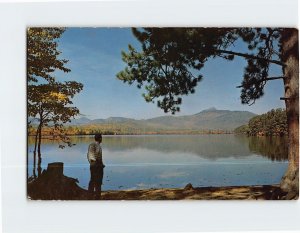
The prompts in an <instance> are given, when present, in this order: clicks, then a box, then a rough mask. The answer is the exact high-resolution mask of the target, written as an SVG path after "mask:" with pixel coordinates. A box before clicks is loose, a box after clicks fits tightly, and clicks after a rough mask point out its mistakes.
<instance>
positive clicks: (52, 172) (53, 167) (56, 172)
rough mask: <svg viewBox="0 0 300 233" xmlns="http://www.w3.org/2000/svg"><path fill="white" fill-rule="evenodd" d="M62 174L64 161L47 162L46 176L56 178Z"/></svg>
mask: <svg viewBox="0 0 300 233" xmlns="http://www.w3.org/2000/svg"><path fill="white" fill-rule="evenodd" d="M63 175H64V163H61V162H55V163H48V167H47V176H50V177H51V178H55V177H56V178H57V177H61V176H63Z"/></svg>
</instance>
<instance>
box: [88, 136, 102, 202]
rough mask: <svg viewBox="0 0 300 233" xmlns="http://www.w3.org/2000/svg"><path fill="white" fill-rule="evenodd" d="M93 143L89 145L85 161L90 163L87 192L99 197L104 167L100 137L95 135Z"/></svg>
mask: <svg viewBox="0 0 300 233" xmlns="http://www.w3.org/2000/svg"><path fill="white" fill-rule="evenodd" d="M94 138H95V141H94V142H92V143H91V144H90V145H89V148H88V153H87V159H88V161H89V163H90V172H91V179H90V182H89V188H88V191H89V192H91V193H94V194H95V195H98V194H99V197H100V196H101V185H102V180H103V168H104V167H105V166H104V164H103V160H102V148H101V145H100V144H101V142H102V135H101V134H95V137H94Z"/></svg>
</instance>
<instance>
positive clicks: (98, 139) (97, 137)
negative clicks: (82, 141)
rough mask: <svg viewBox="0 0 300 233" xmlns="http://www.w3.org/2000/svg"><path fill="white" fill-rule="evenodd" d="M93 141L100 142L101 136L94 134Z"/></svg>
mask: <svg viewBox="0 0 300 233" xmlns="http://www.w3.org/2000/svg"><path fill="white" fill-rule="evenodd" d="M95 140H96V141H97V142H100V141H101V140H102V135H101V134H100V133H97V134H95Z"/></svg>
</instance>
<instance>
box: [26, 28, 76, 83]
mask: <svg viewBox="0 0 300 233" xmlns="http://www.w3.org/2000/svg"><path fill="white" fill-rule="evenodd" d="M64 31H65V29H64V28H39V27H32V28H28V29H27V79H28V82H38V79H40V78H43V79H45V80H46V81H48V82H50V81H54V80H55V79H54V77H53V76H52V74H53V72H54V71H55V70H61V71H63V72H70V69H68V68H66V67H65V64H66V63H67V62H68V61H67V60H65V59H59V55H60V54H61V52H60V51H59V50H58V49H57V46H58V43H57V42H58V41H57V39H58V38H60V36H61V35H62V33H63V32H64Z"/></svg>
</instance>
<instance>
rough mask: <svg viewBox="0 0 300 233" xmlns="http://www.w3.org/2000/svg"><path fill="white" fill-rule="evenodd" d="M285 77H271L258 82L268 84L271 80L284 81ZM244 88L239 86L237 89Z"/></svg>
mask: <svg viewBox="0 0 300 233" xmlns="http://www.w3.org/2000/svg"><path fill="white" fill-rule="evenodd" d="M284 78H285V77H283V76H279V77H269V78H264V79H261V80H257V82H260V83H261V82H267V81H270V80H276V79H284ZM242 87H243V86H242V85H241V86H237V87H236V88H242Z"/></svg>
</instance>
